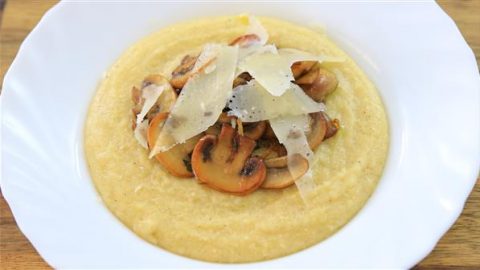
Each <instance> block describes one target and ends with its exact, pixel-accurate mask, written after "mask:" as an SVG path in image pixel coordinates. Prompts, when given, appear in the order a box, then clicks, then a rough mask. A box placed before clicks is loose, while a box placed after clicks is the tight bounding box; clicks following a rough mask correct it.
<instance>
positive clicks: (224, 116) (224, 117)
mask: <svg viewBox="0 0 480 270" xmlns="http://www.w3.org/2000/svg"><path fill="white" fill-rule="evenodd" d="M232 119H233V120H235V119H236V117H235V116H229V115H228V114H227V113H225V112H222V113H221V114H220V116H219V117H218V120H217V123H222V124H230V123H231V122H232Z"/></svg>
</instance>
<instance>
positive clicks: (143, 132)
mask: <svg viewBox="0 0 480 270" xmlns="http://www.w3.org/2000/svg"><path fill="white" fill-rule="evenodd" d="M164 90H165V86H163V85H156V84H151V85H149V86H147V87H145V88H143V89H142V99H143V100H144V102H143V106H142V110H141V111H140V113H139V114H137V118H136V127H135V130H134V131H133V134H134V137H135V139H137V141H138V142H139V143H140V145H141V146H142V147H143V148H145V149H148V145H147V129H148V120H143V119H144V118H145V116H146V115H147V113H148V111H150V109H151V108H152V107H153V106H154V105H155V103H156V102H157V100H158V98H159V97H160V95H161V94H162V93H163V92H164Z"/></svg>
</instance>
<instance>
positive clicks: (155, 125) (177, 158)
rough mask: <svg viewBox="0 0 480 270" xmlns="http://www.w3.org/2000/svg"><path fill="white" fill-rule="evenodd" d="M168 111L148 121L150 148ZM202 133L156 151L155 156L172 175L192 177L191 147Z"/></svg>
mask: <svg viewBox="0 0 480 270" xmlns="http://www.w3.org/2000/svg"><path fill="white" fill-rule="evenodd" d="M167 117H168V113H159V114H158V115H157V116H156V117H155V118H154V119H153V120H152V122H151V123H150V126H149V128H148V133H147V140H148V146H149V149H150V150H151V149H152V148H153V146H154V145H155V141H156V139H157V137H158V134H159V133H160V131H161V129H162V127H163V124H164V122H165V120H166V119H167ZM202 136H203V134H200V135H197V136H195V137H193V138H190V139H188V140H187V141H186V142H184V143H181V144H177V145H175V146H174V147H173V148H171V149H170V150H168V151H165V152H160V153H158V154H157V155H156V156H155V158H156V159H157V160H158V162H159V163H160V164H162V166H163V167H164V168H165V169H166V170H167V171H168V172H169V173H170V174H172V175H175V176H177V177H184V178H188V177H193V171H192V165H191V158H190V157H191V154H192V151H193V148H194V147H195V145H196V144H197V142H198V140H200V138H201V137H202Z"/></svg>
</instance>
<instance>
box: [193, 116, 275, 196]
mask: <svg viewBox="0 0 480 270" xmlns="http://www.w3.org/2000/svg"><path fill="white" fill-rule="evenodd" d="M254 147H255V141H254V140H252V139H250V138H248V137H245V136H240V135H239V134H237V133H236V132H235V130H234V129H233V128H232V127H231V126H230V125H228V124H224V125H223V126H222V131H221V132H220V135H219V136H218V138H217V136H214V135H206V136H204V137H203V138H202V139H200V141H199V142H198V143H197V145H196V146H195V149H194V150H193V154H192V168H193V171H194V173H195V175H196V177H197V179H198V180H199V181H200V182H203V183H205V184H206V185H208V186H210V187H212V188H214V189H217V190H220V191H224V192H229V193H233V194H236V195H245V194H248V193H250V192H252V191H254V190H255V189H257V188H258V187H259V186H260V185H261V184H262V183H263V181H264V180H265V175H266V168H265V164H264V163H263V160H262V159H260V158H256V157H250V154H251V153H252V151H253V149H254Z"/></svg>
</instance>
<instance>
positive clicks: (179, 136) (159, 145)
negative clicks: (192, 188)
mask: <svg viewBox="0 0 480 270" xmlns="http://www.w3.org/2000/svg"><path fill="white" fill-rule="evenodd" d="M211 46H212V47H210V49H209V50H213V49H214V50H216V51H217V54H216V58H215V60H214V61H213V63H212V64H213V65H215V67H216V68H215V69H214V70H213V71H211V72H209V73H206V72H200V73H198V74H195V75H194V76H193V77H191V78H190V79H189V80H188V81H187V83H186V84H185V86H184V87H183V89H182V92H181V93H180V95H179V97H178V99H177V101H176V103H175V105H174V106H173V108H172V110H171V112H170V114H169V116H168V118H167V120H166V122H165V125H164V126H163V128H162V131H161V132H160V135H159V137H158V138H157V141H156V143H155V146H154V148H153V150H152V151H151V152H150V157H153V156H155V155H156V154H157V153H159V152H163V151H167V150H168V149H170V148H171V147H173V146H174V145H176V144H178V143H183V142H185V141H186V140H188V139H189V138H191V137H193V136H195V135H197V134H200V133H201V132H203V131H205V130H206V129H207V128H208V127H210V126H212V125H213V124H214V123H215V122H216V121H217V119H218V117H219V116H220V114H221V113H222V110H223V108H224V107H225V104H226V103H227V100H228V98H229V97H230V95H231V93H232V83H233V79H234V78H233V76H234V73H235V67H236V64H237V56H238V47H236V46H226V45H220V44H215V45H211Z"/></svg>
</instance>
